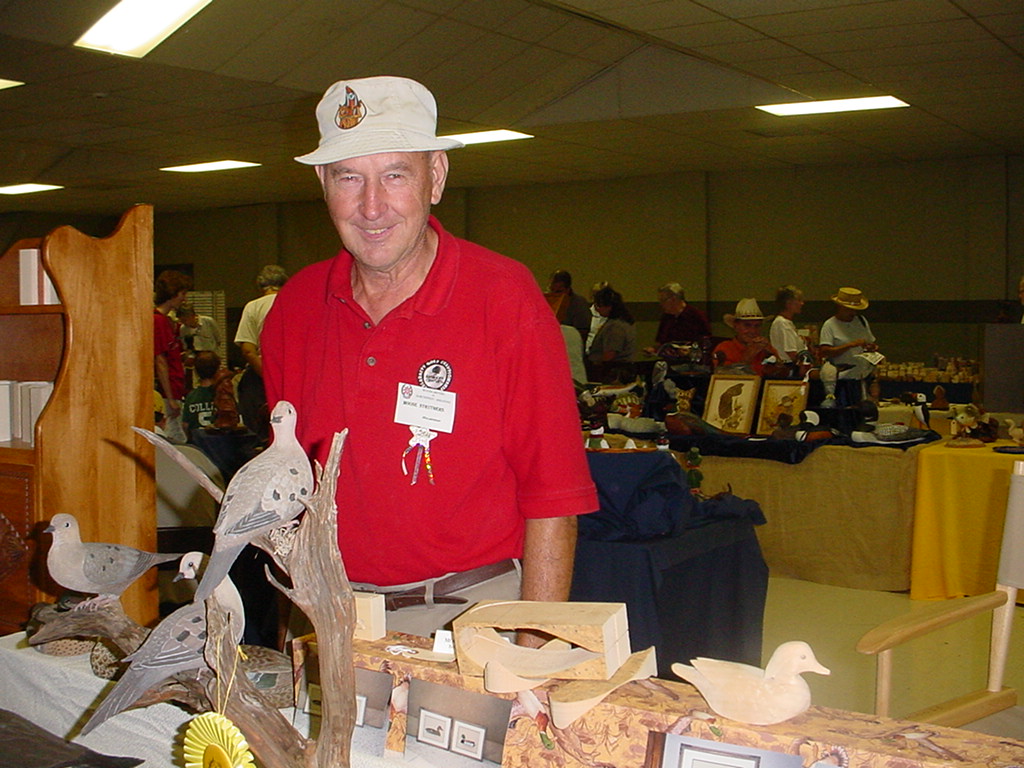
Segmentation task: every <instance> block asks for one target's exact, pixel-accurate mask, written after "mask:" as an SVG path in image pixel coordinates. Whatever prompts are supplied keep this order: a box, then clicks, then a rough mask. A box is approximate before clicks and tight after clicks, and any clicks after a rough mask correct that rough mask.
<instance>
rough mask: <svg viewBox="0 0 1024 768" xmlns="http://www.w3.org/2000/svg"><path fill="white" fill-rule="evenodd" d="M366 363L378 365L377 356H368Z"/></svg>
mask: <svg viewBox="0 0 1024 768" xmlns="http://www.w3.org/2000/svg"><path fill="white" fill-rule="evenodd" d="M366 364H367V365H370V366H373V365H376V364H377V358H376V357H368V358H366Z"/></svg>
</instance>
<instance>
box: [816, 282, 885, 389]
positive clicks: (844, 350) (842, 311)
mask: <svg viewBox="0 0 1024 768" xmlns="http://www.w3.org/2000/svg"><path fill="white" fill-rule="evenodd" d="M832 302H833V303H834V304H835V314H833V315H832V317H830V318H829V319H828V320H826V321H825V322H824V323H823V324H822V326H821V338H820V343H819V346H818V351H819V352H820V354H821V357H822V359H823V362H822V372H821V374H822V375H821V378H822V381H823V382H825V384H826V399H833V398H830V397H829V395H831V394H832V393H830V392H828V389H829V385H830V384H831V383H832V382H833V381H835V394H834V401H835V402H834V405H837V406H839V407H845V406H849V405H855V404H857V403H859V402H860V401H861V400H865V399H866V398H867V394H868V392H867V380H868V379H869V378H870V377H871V375H872V374H873V373H874V370H875V363H873V362H872V361H871V360H869V359H867V358H865V357H864V356H863V355H864V353H866V352H867V353H871V352H877V351H878V344H877V343H875V334H874V333H872V332H871V326H870V325H869V324H868V321H867V318H865V317H864V316H863V315H861V314H860V313H861V312H862V311H863V310H865V309H867V308H868V299H867V297H866V296H865V295H864V294H863V293H862V292H861V291H860V290H859V289H857V288H840V289H839V291H838V292H837V293H836V295H835V296H833V297H832ZM826 362H827V363H831V364H832V365H834V366H835V369H836V374H837V375H838V380H835V379H832V378H831V377H830V376H829V374H828V372H827V370H826Z"/></svg>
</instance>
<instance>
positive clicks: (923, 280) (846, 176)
mask: <svg viewBox="0 0 1024 768" xmlns="http://www.w3.org/2000/svg"><path fill="white" fill-rule="evenodd" d="M452 161H453V162H458V157H457V154H453V158H452ZM1022 201H1024V162H1022V161H1021V160H1019V159H1010V160H1004V159H1001V158H986V159H977V160H958V161H925V162H916V163H900V164H892V165H887V166H872V167H812V168H803V169H797V170H791V171H745V172H734V173H710V174H704V173H680V174H669V175H663V176H646V177H635V178H626V179H614V180H604V181H592V182H568V183H565V184H543V185H532V186H519V187H495V188H477V189H471V190H459V189H450V190H448V191H447V192H446V194H445V199H444V200H443V201H442V203H441V204H440V205H439V206H438V207H437V208H436V209H435V213H436V214H437V216H438V218H440V219H441V221H442V222H443V223H444V224H445V226H446V227H447V228H448V229H449V230H451V231H452V232H454V233H455V234H459V235H464V236H467V237H469V238H470V239H472V240H475V241H477V242H479V243H482V244H483V245H486V246H488V247H490V248H493V249H495V250H497V251H500V252H502V253H505V254H507V255H509V256H512V257H513V258H517V259H519V260H521V261H523V262H524V263H526V264H527V265H528V266H529V267H530V269H531V270H532V271H533V274H534V276H535V277H536V278H537V281H538V283H539V284H540V285H542V286H543V285H546V282H547V277H548V275H549V274H550V273H551V271H553V270H554V269H556V268H562V267H564V268H566V269H568V270H570V271H571V272H572V273H573V277H574V282H575V285H576V287H577V289H579V290H580V291H581V292H584V293H585V292H586V291H587V290H588V288H589V286H590V285H591V284H592V283H593V282H595V281H597V280H608V281H610V282H611V283H612V284H613V285H614V286H615V287H616V288H617V289H618V290H620V291H621V292H622V293H623V295H624V296H625V298H626V300H627V302H634V303H638V302H650V301H652V300H653V299H654V289H655V288H656V287H657V286H658V285H660V284H662V283H665V282H668V281H672V280H675V281H678V282H680V283H682V284H683V285H684V287H685V288H686V289H687V293H688V295H689V297H690V298H691V299H693V300H694V301H696V302H697V303H702V302H704V301H712V302H716V304H715V306H714V310H715V311H713V313H712V314H713V317H712V320H713V321H715V328H716V331H717V332H719V333H723V334H724V333H725V332H726V329H725V327H724V325H722V324H721V322H720V321H721V311H720V310H721V309H722V307H723V306H727V305H728V304H731V303H734V302H735V301H736V300H737V299H739V298H741V297H744V296H754V297H756V298H757V299H758V300H759V301H761V302H763V309H765V311H770V305H771V299H772V297H773V295H774V291H775V289H776V287H777V286H779V285H781V284H783V283H788V282H795V283H797V284H798V285H800V286H801V287H802V288H803V289H804V291H805V293H806V294H807V296H808V298H810V299H818V300H827V298H828V296H829V295H831V293H832V292H834V290H835V289H836V288H837V287H838V286H839V285H840V284H843V285H848V284H852V285H855V286H857V287H860V288H862V289H863V290H864V291H865V292H866V293H867V294H868V296H869V297H870V298H871V299H873V300H876V301H877V300H883V301H905V302H918V304H916V305H911V304H908V307H910V306H918V307H919V306H921V304H920V303H921V302H936V301H938V302H941V301H949V302H962V301H969V300H989V301H995V300H999V299H1005V298H1007V297H1013V298H1015V296H1016V285H1017V280H1018V278H1019V276H1020V274H1021V272H1022V270H1024V213H1022V210H1021V209H1022ZM156 222H157V225H156V261H157V262H158V263H178V262H187V261H192V262H193V263H194V264H195V276H196V287H197V288H198V289H204V290H205V289H216V288H222V289H224V290H225V291H226V292H227V299H228V306H229V307H240V306H242V305H243V304H244V303H245V302H246V301H248V300H249V299H250V298H252V297H253V296H254V295H255V288H254V285H253V278H254V276H255V274H256V271H257V270H258V269H259V267H260V266H261V265H262V264H264V263H270V262H275V261H277V262H280V263H281V264H282V265H283V266H285V267H286V268H287V269H288V270H289V271H292V272H294V271H295V270H296V269H298V268H300V267H301V266H303V265H305V264H308V263H311V262H313V261H317V260H319V259H323V258H329V257H330V256H332V255H333V254H334V253H335V251H336V249H337V245H338V243H337V236H336V234H335V233H334V229H333V227H332V225H331V223H330V220H329V219H328V217H327V215H326V211H325V210H324V206H323V204H322V202H320V201H311V202H308V203H286V204H266V205H255V206H246V207H240V208H231V209H222V210H215V211H205V212H197V213H178V214H175V213H171V214H161V213H160V212H159V211H157V217H156ZM823 306H826V307H827V305H823ZM647 310H648V311H649V310H650V306H649V305H648V306H647ZM868 316H869V318H870V310H869V312H868ZM909 319H911V320H912V319H913V318H909ZM822 320H824V317H807V318H805V321H807V322H811V321H815V322H820V321H822ZM873 324H874V325H875V329H876V333H877V335H878V336H879V338H880V339H882V340H883V351H886V352H887V353H888V354H889V356H890V358H892V359H895V360H901V359H902V360H906V359H920V360H923V359H927V356H929V355H931V354H932V353H940V354H961V355H966V356H976V355H977V354H978V339H979V338H980V328H979V326H977V325H976V324H971V323H940V322H928V323H922V322H881V323H879V322H877V321H876V322H875V323H873ZM653 327H654V326H653V323H651V322H646V323H642V324H641V326H640V329H639V334H640V340H641V343H645V342H646V340H647V339H649V338H650V337H651V336H652V335H653Z"/></svg>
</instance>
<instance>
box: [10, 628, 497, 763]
mask: <svg viewBox="0 0 1024 768" xmlns="http://www.w3.org/2000/svg"><path fill="white" fill-rule="evenodd" d="M108 685H110V683H109V682H108V681H106V680H102V679H100V678H98V677H96V676H95V675H93V674H92V671H91V669H90V668H89V657H88V655H87V654H86V655H81V656H47V655H46V654H43V653H40V652H39V651H37V650H35V649H34V648H30V647H28V645H27V643H26V642H25V635H24V633H22V632H19V633H17V634H13V635H6V636H4V637H0V708H3V709H7V710H10V711H12V712H15V713H17V714H19V715H21V716H22V717H25V718H27V719H29V720H31V721H32V722H34V723H36V724H37V725H39V726H40V727H42V728H45V729H46V730H48V731H50V733H54V734H57V735H58V736H62V737H65V738H67V736H68V735H69V733H72V732H73V733H75V734H77V733H78V730H79V729H80V728H81V726H82V725H83V724H84V723H85V720H86V710H89V709H90V708H91V707H92V706H93V704H95V703H96V702H97V701H98V699H99V696H100V694H101V693H102V692H103V691H104V690H105V688H106V687H107V686H108ZM282 712H284V713H285V716H286V717H288V718H289V720H291V721H292V722H293V723H294V725H295V727H296V728H297V729H298V730H299V731H300V732H301V733H304V734H305V733H308V729H309V716H308V715H306V714H304V713H302V712H295V711H294V710H291V709H288V710H282ZM190 717H191V715H189V713H188V712H186V711H185V710H184V709H181V708H179V707H177V706H175V705H173V704H167V703H162V704H154V705H153V706H150V707H145V708H140V709H132V710H126V711H125V712H122V713H121V714H119V715H117V716H115V717H112V718H110V719H109V720H107V721H106V722H105V723H103V724H102V725H100V726H99V727H98V728H96V729H95V730H94V731H92V733H90V734H88V735H87V736H76V737H75V738H74V739H73V741H75V742H76V743H79V744H84V745H85V746H87V747H89V748H90V749H94V750H96V751H98V752H102V753H104V754H108V755H118V756H132V757H141V758H144V759H145V761H146V762H145V763H143V764H142V765H143V768H169V767H170V766H180V765H184V762H183V760H182V757H181V739H182V735H183V733H184V725H185V723H186V722H187V721H188V720H189V718H190ZM384 738H385V731H384V729H382V728H370V727H363V728H356V729H355V732H354V734H353V737H352V766H353V768H363V767H364V766H365V767H366V768H394V765H395V761H394V760H393V759H392V758H388V757H385V756H384ZM2 748H3V744H2V743H0V749H2ZM467 764H468V762H467ZM419 765H428V766H429V765H433V763H429V762H427V763H419ZM477 765H479V763H477Z"/></svg>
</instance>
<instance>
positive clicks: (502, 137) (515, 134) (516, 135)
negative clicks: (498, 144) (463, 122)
mask: <svg viewBox="0 0 1024 768" xmlns="http://www.w3.org/2000/svg"><path fill="white" fill-rule="evenodd" d="M440 138H442V139H455V141H461V142H462V143H463V144H487V143H489V142H492V141H516V140H517V139H532V138H533V136H531V135H530V134H528V133H520V132H519V131H506V130H504V129H501V130H497V131H477V132H475V133H453V134H450V135H448V136H441V137H440Z"/></svg>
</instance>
